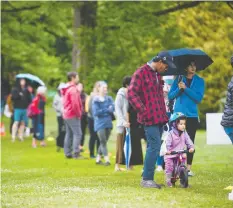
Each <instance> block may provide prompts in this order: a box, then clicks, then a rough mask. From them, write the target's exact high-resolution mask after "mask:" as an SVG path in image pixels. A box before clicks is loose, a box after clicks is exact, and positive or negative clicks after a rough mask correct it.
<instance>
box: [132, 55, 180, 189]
mask: <svg viewBox="0 0 233 208" xmlns="http://www.w3.org/2000/svg"><path fill="white" fill-rule="evenodd" d="M175 67H176V66H175V64H174V63H173V58H172V56H170V55H169V53H168V52H167V51H163V52H160V53H159V54H158V55H157V56H155V57H154V58H153V59H152V60H151V61H150V62H148V63H147V64H145V65H144V66H142V67H140V68H139V69H138V70H137V71H136V72H135V73H134V75H133V77H132V81H131V83H130V86H129V90H128V99H129V102H130V103H131V105H132V106H133V108H134V109H135V110H136V111H137V113H138V114H137V120H138V122H139V123H141V124H142V125H143V126H144V130H145V135H146V139H147V150H146V156H145V160H144V169H143V174H142V176H143V179H142V181H141V186H142V187H144V188H158V189H160V188H161V185H159V184H157V183H156V182H155V181H154V172H155V164H156V160H157V156H158V154H159V151H160V146H161V135H162V131H163V125H164V124H165V123H167V121H168V117H167V115H166V108H165V103H164V98H163V81H162V77H161V75H160V74H161V73H164V72H166V71H167V70H168V68H175Z"/></svg>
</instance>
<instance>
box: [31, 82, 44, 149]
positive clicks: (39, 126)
mask: <svg viewBox="0 0 233 208" xmlns="http://www.w3.org/2000/svg"><path fill="white" fill-rule="evenodd" d="M46 90H47V89H46V87H45V86H40V87H38V88H37V95H36V97H35V98H34V99H33V101H32V103H31V104H30V106H29V107H28V116H29V117H31V118H32V124H33V139H32V147H33V148H36V147H37V141H40V145H41V146H43V147H44V146H45V141H44V138H45V134H44V130H45V129H44V127H45V103H46V97H45V94H46Z"/></svg>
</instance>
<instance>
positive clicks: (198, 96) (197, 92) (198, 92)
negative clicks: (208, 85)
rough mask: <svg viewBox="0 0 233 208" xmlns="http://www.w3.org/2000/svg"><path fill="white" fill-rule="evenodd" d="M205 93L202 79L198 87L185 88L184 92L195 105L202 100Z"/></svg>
mask: <svg viewBox="0 0 233 208" xmlns="http://www.w3.org/2000/svg"><path fill="white" fill-rule="evenodd" d="M204 91H205V83H204V80H203V79H200V82H199V83H198V86H195V88H194V89H190V88H188V87H186V88H185V89H184V92H185V94H186V95H188V96H189V97H190V98H191V99H192V100H193V101H194V102H195V103H196V104H198V103H200V102H201V101H202V99H203V96H204Z"/></svg>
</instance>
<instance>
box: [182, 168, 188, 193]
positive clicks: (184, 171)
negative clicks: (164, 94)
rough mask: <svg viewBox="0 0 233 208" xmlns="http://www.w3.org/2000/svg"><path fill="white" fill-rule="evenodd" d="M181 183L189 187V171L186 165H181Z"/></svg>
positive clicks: (184, 186) (183, 186)
mask: <svg viewBox="0 0 233 208" xmlns="http://www.w3.org/2000/svg"><path fill="white" fill-rule="evenodd" d="M180 185H181V187H182V188H187V187H188V185H189V184H188V171H187V169H186V167H185V166H181V167H180Z"/></svg>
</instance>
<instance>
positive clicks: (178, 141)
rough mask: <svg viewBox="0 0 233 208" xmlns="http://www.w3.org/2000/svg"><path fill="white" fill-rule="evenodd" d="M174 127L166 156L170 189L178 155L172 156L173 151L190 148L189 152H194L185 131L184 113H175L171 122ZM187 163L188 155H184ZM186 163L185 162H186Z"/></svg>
mask: <svg viewBox="0 0 233 208" xmlns="http://www.w3.org/2000/svg"><path fill="white" fill-rule="evenodd" d="M169 122H170V123H171V125H172V130H171V131H170V132H169V135H168V137H167V139H166V148H167V154H166V155H165V156H164V161H165V173H166V183H167V186H168V187H172V183H171V178H172V172H173V167H174V161H175V160H176V159H177V155H170V154H171V152H172V151H178V150H183V149H185V148H186V147H188V149H189V152H190V153H192V152H194V144H193V142H192V140H191V139H190V137H189V135H188V134H187V132H186V131H185V128H186V117H185V115H184V114H182V113H174V114H173V115H172V116H171V118H170V121H169ZM183 158H184V160H185V161H186V155H185V154H184V155H183ZM185 161H184V162H185Z"/></svg>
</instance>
